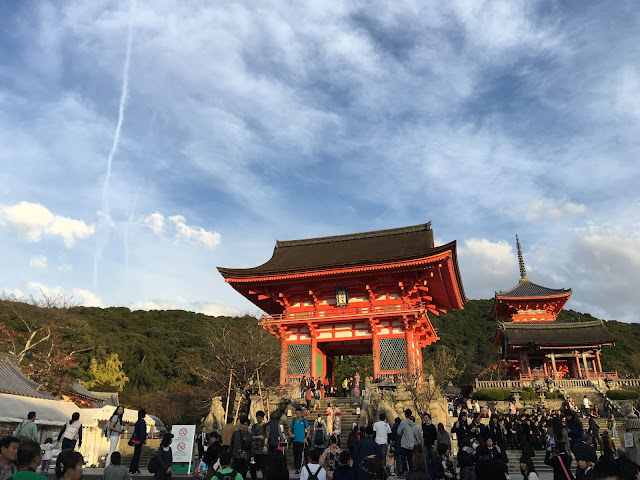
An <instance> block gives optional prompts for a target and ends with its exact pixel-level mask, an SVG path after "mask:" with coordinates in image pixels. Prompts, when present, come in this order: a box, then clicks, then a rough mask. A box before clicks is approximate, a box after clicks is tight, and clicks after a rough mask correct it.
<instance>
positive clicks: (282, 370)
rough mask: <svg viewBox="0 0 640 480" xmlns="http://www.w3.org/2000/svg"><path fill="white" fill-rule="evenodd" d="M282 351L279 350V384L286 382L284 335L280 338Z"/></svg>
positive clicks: (285, 342) (286, 348) (286, 347)
mask: <svg viewBox="0 0 640 480" xmlns="http://www.w3.org/2000/svg"><path fill="white" fill-rule="evenodd" d="M280 344H281V348H282V352H280V385H284V384H285V383H287V353H288V352H287V350H288V348H289V347H288V345H287V341H286V340H285V339H284V337H283V338H282V339H281V340H280Z"/></svg>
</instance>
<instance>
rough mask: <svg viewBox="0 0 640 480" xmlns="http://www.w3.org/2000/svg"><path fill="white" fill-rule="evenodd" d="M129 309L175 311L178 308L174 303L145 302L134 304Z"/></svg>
mask: <svg viewBox="0 0 640 480" xmlns="http://www.w3.org/2000/svg"><path fill="white" fill-rule="evenodd" d="M129 308H131V310H176V309H179V308H180V307H179V305H178V304H177V303H175V302H170V301H153V300H146V301H140V302H136V303H134V304H132V305H131V307H129Z"/></svg>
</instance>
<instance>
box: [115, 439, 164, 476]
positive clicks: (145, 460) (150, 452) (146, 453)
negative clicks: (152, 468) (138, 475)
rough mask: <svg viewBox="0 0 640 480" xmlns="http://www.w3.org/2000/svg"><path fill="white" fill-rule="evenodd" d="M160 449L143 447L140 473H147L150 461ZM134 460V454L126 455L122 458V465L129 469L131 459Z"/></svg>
mask: <svg viewBox="0 0 640 480" xmlns="http://www.w3.org/2000/svg"><path fill="white" fill-rule="evenodd" d="M157 450H158V448H157V447H156V448H152V447H149V446H147V445H145V446H143V447H142V453H141V454H140V463H139V464H138V465H139V466H140V471H144V472H146V471H147V465H148V464H149V460H151V457H153V456H154V455H155V454H156V451H157ZM132 458H133V453H124V455H123V456H122V465H126V466H127V467H128V466H129V464H130V463H131V459H132Z"/></svg>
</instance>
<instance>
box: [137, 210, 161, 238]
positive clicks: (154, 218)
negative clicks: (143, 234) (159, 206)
mask: <svg viewBox="0 0 640 480" xmlns="http://www.w3.org/2000/svg"><path fill="white" fill-rule="evenodd" d="M142 222H143V223H144V224H145V225H146V226H147V227H149V228H150V229H151V231H152V232H153V233H155V234H156V235H161V234H162V232H164V215H162V214H161V213H159V212H154V213H152V214H151V215H148V216H147V217H145V218H144V219H143V220H142Z"/></svg>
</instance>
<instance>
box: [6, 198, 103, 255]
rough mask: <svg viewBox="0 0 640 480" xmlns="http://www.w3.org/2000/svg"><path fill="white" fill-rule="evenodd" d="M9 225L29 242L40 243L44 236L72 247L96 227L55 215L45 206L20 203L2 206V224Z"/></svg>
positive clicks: (89, 234) (88, 235) (91, 233)
mask: <svg viewBox="0 0 640 480" xmlns="http://www.w3.org/2000/svg"><path fill="white" fill-rule="evenodd" d="M5 223H9V224H10V225H12V226H13V227H14V228H15V229H16V230H17V232H18V233H19V234H20V235H22V236H24V237H25V238H26V239H27V241H29V242H39V241H40V240H41V238H42V237H43V236H44V235H50V236H57V237H62V238H63V239H64V245H65V246H66V247H67V248H69V247H72V246H73V244H74V243H75V241H76V240H77V239H82V238H87V237H90V236H91V235H93V233H94V232H95V227H94V226H93V225H87V224H86V223H85V222H84V221H82V220H74V219H72V218H68V217H63V216H60V215H54V214H53V213H51V212H50V211H49V209H47V208H46V207H45V206H44V205H41V204H39V203H31V202H25V201H23V202H20V203H18V204H16V205H0V224H5Z"/></svg>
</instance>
